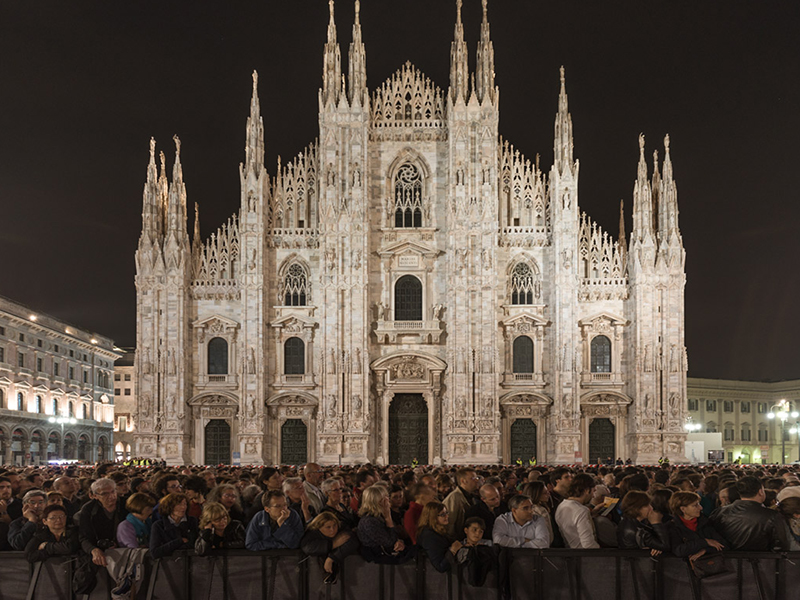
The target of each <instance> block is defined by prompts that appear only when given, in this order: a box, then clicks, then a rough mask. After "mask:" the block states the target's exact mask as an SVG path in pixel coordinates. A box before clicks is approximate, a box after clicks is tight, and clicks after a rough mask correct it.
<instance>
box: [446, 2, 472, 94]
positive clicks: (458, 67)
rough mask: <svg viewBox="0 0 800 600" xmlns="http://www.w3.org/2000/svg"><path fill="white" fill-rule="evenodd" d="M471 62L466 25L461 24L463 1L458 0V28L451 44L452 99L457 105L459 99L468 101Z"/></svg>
mask: <svg viewBox="0 0 800 600" xmlns="http://www.w3.org/2000/svg"><path fill="white" fill-rule="evenodd" d="M468 86H469V62H468V57H467V43H466V42H465V41H464V24H463V23H462V22H461V0H456V28H455V33H454V36H453V42H452V43H451V44H450V98H451V100H452V101H453V104H455V103H456V102H457V101H458V100H459V98H460V99H461V100H462V101H464V102H466V101H467V89H468Z"/></svg>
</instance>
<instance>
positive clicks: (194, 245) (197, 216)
mask: <svg viewBox="0 0 800 600" xmlns="http://www.w3.org/2000/svg"><path fill="white" fill-rule="evenodd" d="M201 243H202V242H201V240H200V205H199V204H198V203H197V202H195V203H194V236H193V237H192V248H193V249H194V251H195V252H198V251H199V250H200V244H201Z"/></svg>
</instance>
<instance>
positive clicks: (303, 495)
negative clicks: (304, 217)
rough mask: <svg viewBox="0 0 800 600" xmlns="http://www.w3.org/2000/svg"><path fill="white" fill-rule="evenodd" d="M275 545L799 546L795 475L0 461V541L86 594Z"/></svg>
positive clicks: (438, 548)
mask: <svg viewBox="0 0 800 600" xmlns="http://www.w3.org/2000/svg"><path fill="white" fill-rule="evenodd" d="M281 548H289V549H298V548H299V549H301V550H302V551H303V552H304V553H305V554H307V555H308V556H310V557H315V558H316V559H318V560H319V561H320V566H321V567H322V569H323V570H324V572H325V573H326V575H327V579H326V583H332V582H334V581H336V578H337V573H338V570H339V566H340V565H341V564H342V561H343V560H344V559H345V558H346V557H347V556H349V555H352V554H358V553H360V554H361V556H362V557H363V558H364V559H365V560H367V561H370V562H378V563H402V562H405V561H408V560H411V559H412V558H414V557H415V555H416V554H417V553H418V552H419V551H422V552H424V554H425V556H426V557H427V560H429V561H430V564H431V565H432V566H433V568H435V569H436V570H438V571H448V570H450V569H452V568H453V566H454V565H457V564H461V565H464V567H465V568H466V573H467V576H468V578H469V581H470V582H471V583H472V584H473V585H481V584H482V583H483V581H485V578H486V574H487V573H488V572H489V571H490V570H491V569H493V568H495V565H496V564H497V556H498V551H499V550H500V549H502V548H582V549H591V548H621V549H645V550H649V551H650V552H651V554H652V555H654V556H656V555H658V554H661V553H671V554H673V555H675V556H678V557H681V558H686V559H688V560H689V561H690V562H691V563H692V564H695V563H696V564H698V565H699V564H700V563H701V562H702V561H701V559H703V558H706V559H708V558H709V557H711V556H716V555H719V553H720V552H722V551H725V550H737V551H758V552H769V551H795V550H800V478H798V473H797V472H796V470H795V469H794V468H789V467H779V466H765V467H747V466H724V465H723V466H713V467H707V468H706V467H696V466H689V467H681V466H671V465H668V464H664V465H660V466H652V467H637V466H633V465H616V466H615V465H607V466H596V467H584V468H568V467H561V466H545V465H540V466H529V467H521V466H517V467H505V468H504V467H499V466H460V467H425V466H418V467H413V468H412V467H400V466H389V467H375V466H371V465H362V466H335V467H321V466H320V465H318V464H314V463H308V464H306V465H304V466H302V467H301V468H299V469H296V468H294V467H290V466H282V467H253V468H248V467H239V466H219V467H216V468H209V467H197V466H186V467H180V468H177V467H167V466H166V465H158V466H153V465H132V464H127V465H118V464H117V465H115V464H100V465H96V466H91V467H77V466H69V467H43V468H34V467H29V468H14V467H12V468H6V469H2V468H0V550H17V551H24V552H25V556H26V557H27V559H28V560H29V561H31V562H32V563H35V562H37V561H42V560H45V559H47V558H48V557H51V556H56V555H73V554H77V555H78V556H79V557H80V558H79V565H78V568H76V570H75V577H76V582H74V584H75V589H76V591H78V592H83V593H88V591H90V590H91V588H92V586H93V585H94V582H95V581H96V576H97V573H98V571H99V569H101V568H107V569H108V570H109V572H110V573H112V574H113V578H114V579H115V580H116V581H117V584H118V587H117V588H116V590H115V593H119V594H124V593H125V592H126V591H127V590H129V589H130V587H131V585H132V583H133V581H135V578H136V577H137V576H138V571H137V568H138V565H139V564H141V562H142V560H143V557H144V556H145V555H146V554H147V553H149V555H150V556H152V557H153V558H156V559H158V558H161V557H165V556H169V555H170V554H172V553H173V552H175V551H178V550H190V549H191V550H194V552H196V553H197V554H199V555H206V554H209V553H213V552H215V551H217V550H224V549H247V550H251V551H260V550H271V549H281ZM121 552H122V553H123V554H124V557H125V558H124V560H121V559H120V553H121ZM132 557H133V558H132ZM0 558H1V555H0ZM121 564H123V565H124V567H120V565H121ZM696 572H698V573H701V571H699V570H696Z"/></svg>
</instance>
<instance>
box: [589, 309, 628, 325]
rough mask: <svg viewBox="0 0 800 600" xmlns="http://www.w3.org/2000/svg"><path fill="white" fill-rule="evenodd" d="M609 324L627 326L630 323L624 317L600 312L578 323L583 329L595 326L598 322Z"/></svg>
mask: <svg viewBox="0 0 800 600" xmlns="http://www.w3.org/2000/svg"><path fill="white" fill-rule="evenodd" d="M603 321H605V322H606V323H609V324H610V325H627V324H628V321H627V320H626V319H623V318H622V317H620V316H618V315H615V314H613V313H610V312H599V313H597V314H594V315H592V316H591V317H586V318H585V319H581V320H580V321H578V324H579V325H580V326H581V327H586V326H590V325H595V324H596V323H598V322H603Z"/></svg>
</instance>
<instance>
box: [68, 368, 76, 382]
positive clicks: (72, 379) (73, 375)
mask: <svg viewBox="0 0 800 600" xmlns="http://www.w3.org/2000/svg"><path fill="white" fill-rule="evenodd" d="M69 379H70V381H74V380H75V367H70V368H69Z"/></svg>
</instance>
